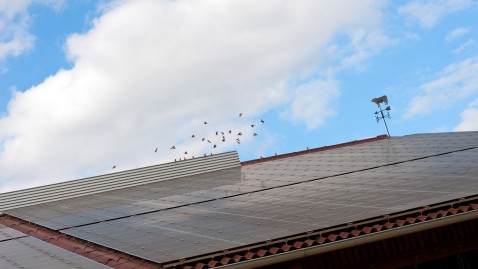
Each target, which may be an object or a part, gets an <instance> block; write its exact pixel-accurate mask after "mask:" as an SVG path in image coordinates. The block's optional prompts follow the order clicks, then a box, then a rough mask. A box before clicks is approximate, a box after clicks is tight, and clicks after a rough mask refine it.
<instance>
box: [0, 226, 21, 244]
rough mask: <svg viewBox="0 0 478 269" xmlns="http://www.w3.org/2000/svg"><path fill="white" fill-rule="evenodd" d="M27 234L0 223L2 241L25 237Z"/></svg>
mask: <svg viewBox="0 0 478 269" xmlns="http://www.w3.org/2000/svg"><path fill="white" fill-rule="evenodd" d="M24 236H26V234H24V233H22V232H19V231H17V230H15V229H12V228H10V227H7V226H5V225H3V224H0V241H5V240H9V239H14V238H19V237H24Z"/></svg>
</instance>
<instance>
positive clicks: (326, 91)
mask: <svg viewBox="0 0 478 269" xmlns="http://www.w3.org/2000/svg"><path fill="white" fill-rule="evenodd" d="M339 96H340V91H339V88H338V85H337V82H336V81H334V80H314V81H310V82H308V83H306V84H302V85H300V86H299V87H297V88H296V89H294V90H293V91H292V92H291V96H290V98H291V99H292V102H291V105H290V107H289V108H288V109H287V110H286V111H284V113H283V116H284V117H286V118H288V119H290V120H292V121H294V122H297V121H299V122H300V121H303V122H305V123H306V125H307V129H309V130H310V129H315V128H317V127H318V126H321V125H323V124H325V121H326V119H328V118H329V117H331V116H334V115H335V114H336V113H335V110H334V109H333V108H332V107H331V106H330V104H331V103H333V102H334V101H336V100H337V99H338V97H339Z"/></svg>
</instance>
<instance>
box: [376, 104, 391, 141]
mask: <svg viewBox="0 0 478 269" xmlns="http://www.w3.org/2000/svg"><path fill="white" fill-rule="evenodd" d="M378 108H380V113H381V114H382V119H383V123H385V129H387V134H388V137H390V132H389V131H388V126H387V121H386V120H385V115H384V114H383V109H382V107H380V104H378ZM388 118H390V114H388Z"/></svg>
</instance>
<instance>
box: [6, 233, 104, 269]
mask: <svg viewBox="0 0 478 269" xmlns="http://www.w3.org/2000/svg"><path fill="white" fill-rule="evenodd" d="M0 268H2V269H3V268H6V269H8V268H12V269H13V268H49V269H67V268H92V269H96V268H98V269H99V268H105V269H106V268H110V267H108V266H106V265H103V264H100V263H97V262H95V261H92V260H90V259H87V258H85V257H83V256H80V255H78V254H75V253H72V252H69V251H66V250H64V249H61V248H59V247H56V246H54V245H51V244H48V243H46V242H43V241H41V240H39V239H36V238H33V237H25V238H18V239H12V240H7V241H1V242H0Z"/></svg>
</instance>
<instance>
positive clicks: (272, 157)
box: [241, 134, 390, 166]
mask: <svg viewBox="0 0 478 269" xmlns="http://www.w3.org/2000/svg"><path fill="white" fill-rule="evenodd" d="M388 138H390V137H389V136H388V135H386V134H383V135H378V136H376V137H371V138H365V139H360V140H353V141H349V142H344V143H339V144H334V145H330V146H323V147H319V148H313V149H306V150H302V151H296V152H291V153H285V154H280V155H276V156H270V157H265V158H260V159H254V160H249V161H243V162H241V166H245V165H250V164H256V163H262V162H269V161H274V160H279V159H284V158H289V157H295V156H299V155H305V154H309V153H315V152H321V151H327V150H332V149H337V148H344V147H348V146H354V145H359V144H364V143H369V142H375V141H379V140H383V139H388Z"/></svg>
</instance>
